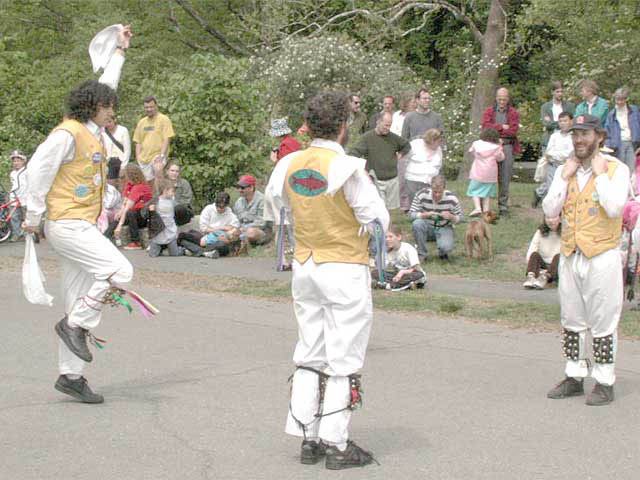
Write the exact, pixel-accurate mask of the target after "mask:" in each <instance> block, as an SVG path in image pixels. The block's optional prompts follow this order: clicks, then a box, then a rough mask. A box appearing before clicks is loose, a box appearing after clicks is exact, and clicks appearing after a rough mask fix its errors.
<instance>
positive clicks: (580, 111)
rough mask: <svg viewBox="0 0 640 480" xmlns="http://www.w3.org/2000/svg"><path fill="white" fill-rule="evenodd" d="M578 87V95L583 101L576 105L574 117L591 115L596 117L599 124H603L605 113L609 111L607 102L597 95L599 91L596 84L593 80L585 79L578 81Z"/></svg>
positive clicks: (605, 118) (605, 117)
mask: <svg viewBox="0 0 640 480" xmlns="http://www.w3.org/2000/svg"><path fill="white" fill-rule="evenodd" d="M579 87H580V95H581V96H582V99H583V100H584V102H582V103H580V104H578V106H577V107H576V113H575V115H574V118H575V117H578V116H580V115H593V116H594V117H598V118H599V119H600V122H601V124H602V125H604V124H605V122H606V120H607V113H609V102H607V101H606V100H605V99H604V98H602V97H599V96H598V93H599V91H600V88H599V87H598V84H597V83H596V82H594V81H593V80H589V79H586V80H582V82H580V85H579Z"/></svg>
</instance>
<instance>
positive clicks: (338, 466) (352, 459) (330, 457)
mask: <svg viewBox="0 0 640 480" xmlns="http://www.w3.org/2000/svg"><path fill="white" fill-rule="evenodd" d="M372 462H376V463H378V462H377V461H376V459H375V458H373V455H372V454H371V453H370V452H367V451H366V450H363V449H362V448H360V447H359V446H358V445H356V444H355V443H353V442H352V441H351V440H349V441H348V442H347V448H346V449H345V451H344V452H341V451H340V450H339V449H338V447H335V446H333V445H332V446H330V447H329V448H327V460H326V463H325V467H327V468H328V469H329V470H343V469H345V468H354V467H364V466H365V465H369V464H370V463H372Z"/></svg>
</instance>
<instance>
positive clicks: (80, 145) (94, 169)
mask: <svg viewBox="0 0 640 480" xmlns="http://www.w3.org/2000/svg"><path fill="white" fill-rule="evenodd" d="M57 130H66V131H67V132H69V133H70V134H71V135H73V139H74V142H75V157H74V158H73V160H72V161H70V162H69V163H65V164H63V165H61V166H60V169H59V170H58V173H57V174H56V178H55V179H54V181H53V185H52V186H51V189H50V190H49V193H48V194H47V218H49V219H50V220H63V219H73V220H86V221H87V222H90V223H93V224H95V223H96V221H97V219H98V216H99V215H100V211H101V209H102V195H103V191H104V179H105V178H106V171H105V161H104V160H105V156H104V148H103V146H102V144H101V143H100V141H99V140H98V139H97V138H96V137H95V136H93V134H92V133H91V132H90V131H89V130H88V129H87V127H85V126H84V125H83V124H81V123H80V122H78V121H76V120H70V119H67V120H64V121H63V122H62V123H61V124H60V125H58V126H57V127H56V128H54V129H53V132H55V131H57ZM53 132H52V133H53Z"/></svg>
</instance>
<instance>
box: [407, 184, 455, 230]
mask: <svg viewBox="0 0 640 480" xmlns="http://www.w3.org/2000/svg"><path fill="white" fill-rule="evenodd" d="M422 212H437V213H440V212H450V213H451V214H453V215H455V217H456V219H455V221H454V222H453V223H458V222H459V221H460V220H461V219H462V207H461V206H460V201H459V200H458V197H456V196H455V195H454V194H453V193H451V192H450V191H449V190H445V191H444V192H443V193H442V198H441V199H440V201H439V202H438V203H434V202H433V197H432V195H431V188H423V189H422V190H420V191H418V193H416V195H415V197H413V202H412V203H411V209H410V210H409V216H410V217H411V220H416V219H417V218H419V217H418V214H419V213H422ZM424 220H426V221H427V222H429V223H431V224H432V225H433V224H434V223H435V219H433V218H425V219H424ZM451 223H452V222H450V221H449V220H444V219H439V220H438V226H439V227H445V226H447V225H450V224H451Z"/></svg>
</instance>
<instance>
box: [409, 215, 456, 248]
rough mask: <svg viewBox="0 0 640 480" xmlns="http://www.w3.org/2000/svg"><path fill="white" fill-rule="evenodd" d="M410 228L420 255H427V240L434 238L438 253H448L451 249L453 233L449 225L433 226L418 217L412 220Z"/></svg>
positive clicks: (453, 240)
mask: <svg viewBox="0 0 640 480" xmlns="http://www.w3.org/2000/svg"><path fill="white" fill-rule="evenodd" d="M411 228H412V229H413V235H414V236H415V237H416V243H417V244H418V255H420V256H421V257H426V256H427V242H433V241H434V240H435V242H436V246H437V247H438V253H439V254H440V255H445V254H448V253H449V252H451V250H453V247H454V244H455V235H454V233H453V227H452V226H451V225H447V226H446V227H439V228H435V227H434V226H433V225H432V224H431V223H429V222H428V221H427V220H424V219H422V218H418V219H416V220H414V221H413V224H412V225H411Z"/></svg>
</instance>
